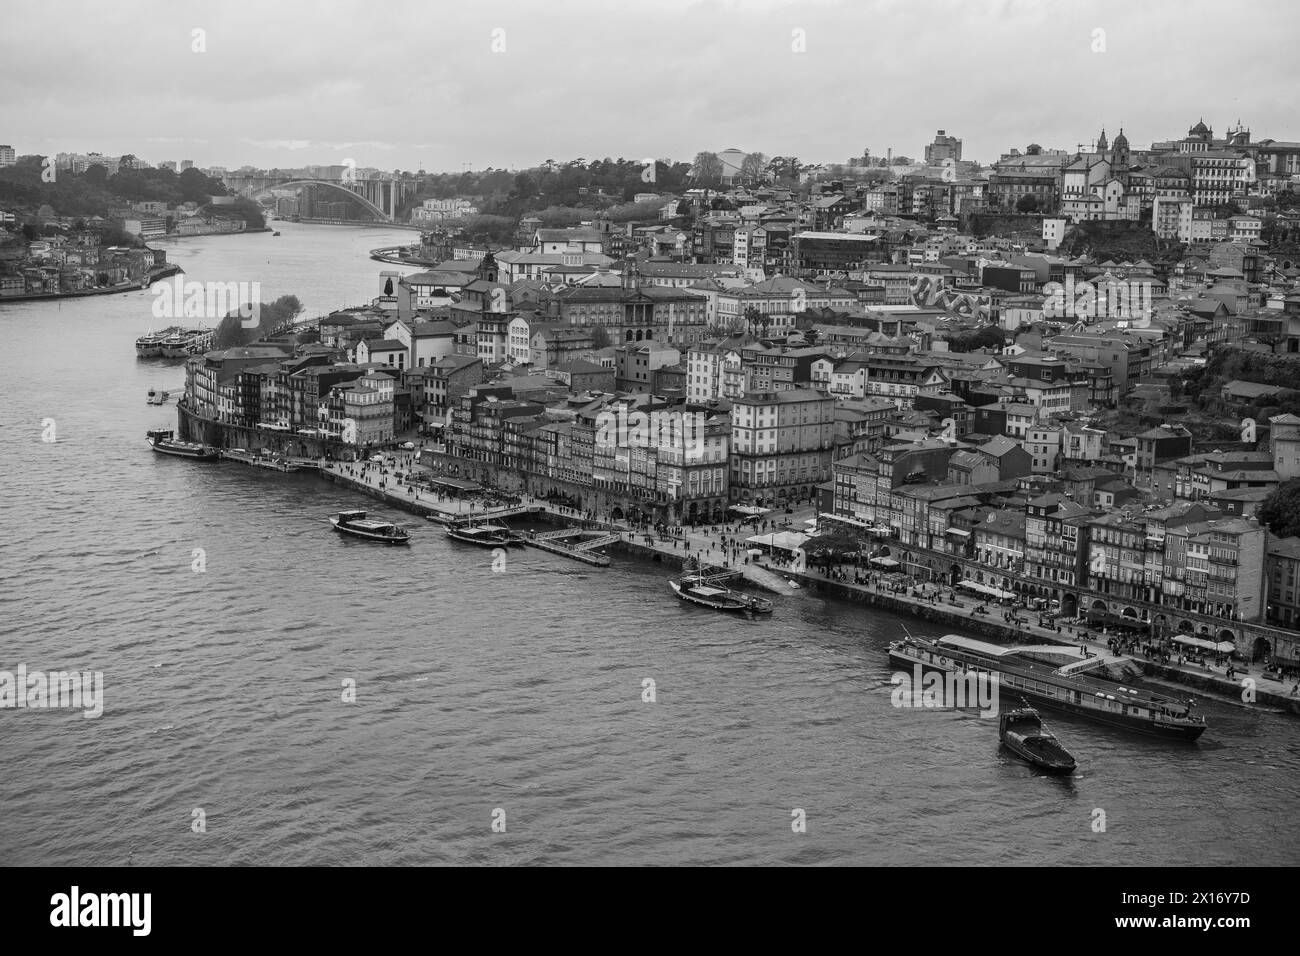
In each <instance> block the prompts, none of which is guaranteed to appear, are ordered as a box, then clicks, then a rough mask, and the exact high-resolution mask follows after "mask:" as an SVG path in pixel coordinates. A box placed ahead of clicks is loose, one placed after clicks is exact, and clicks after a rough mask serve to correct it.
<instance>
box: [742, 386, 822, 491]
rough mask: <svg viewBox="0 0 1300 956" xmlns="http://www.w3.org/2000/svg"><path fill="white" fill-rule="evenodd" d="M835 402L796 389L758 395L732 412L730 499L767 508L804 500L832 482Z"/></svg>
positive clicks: (809, 391)
mask: <svg viewBox="0 0 1300 956" xmlns="http://www.w3.org/2000/svg"><path fill="white" fill-rule="evenodd" d="M834 447H835V399H834V398H832V397H831V396H830V393H828V392H822V391H818V390H816V389H811V388H795V389H788V390H786V391H780V392H759V393H756V394H753V395H746V396H744V397H743V398H738V399H736V400H735V401H734V402H733V403H732V406H731V488H732V490H733V493H732V498H734V499H737V500H741V501H744V502H746V503H758V504H760V505H762V504H768V503H772V502H777V503H782V502H792V501H805V500H808V498H810V497H811V496H812V494H813V493H814V492H815V490H816V487H817V485H819V484H821V483H822V482H824V481H827V480H829V479H830V477H831V458H832V454H833V450H834Z"/></svg>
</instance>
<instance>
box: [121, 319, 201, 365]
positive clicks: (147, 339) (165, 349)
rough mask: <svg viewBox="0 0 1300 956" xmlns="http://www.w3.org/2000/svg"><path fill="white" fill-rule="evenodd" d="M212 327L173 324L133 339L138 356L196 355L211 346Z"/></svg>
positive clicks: (171, 356) (170, 356) (168, 356)
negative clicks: (195, 327) (186, 326)
mask: <svg viewBox="0 0 1300 956" xmlns="http://www.w3.org/2000/svg"><path fill="white" fill-rule="evenodd" d="M213 331H214V330H213V329H201V328H199V329H187V328H185V327H184V326H181V325H173V326H171V327H170V328H166V329H163V330H162V331H161V332H150V333H149V334H148V335H142V336H140V338H138V339H136V340H135V354H136V356H137V357H138V358H156V357H158V356H162V357H163V358H182V357H184V356H186V355H197V354H199V353H200V352H204V351H207V349H209V348H211V346H212V335H213Z"/></svg>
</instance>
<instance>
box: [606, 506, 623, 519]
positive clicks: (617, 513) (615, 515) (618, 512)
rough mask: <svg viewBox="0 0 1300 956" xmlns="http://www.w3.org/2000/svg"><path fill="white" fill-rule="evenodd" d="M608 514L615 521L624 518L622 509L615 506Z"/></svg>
mask: <svg viewBox="0 0 1300 956" xmlns="http://www.w3.org/2000/svg"><path fill="white" fill-rule="evenodd" d="M609 516H610V518H612V519H613V520H615V521H622V520H623V518H624V515H623V509H622V508H619V507H617V506H616V507H615V508H614V510H613V511H611V512H610V513H609Z"/></svg>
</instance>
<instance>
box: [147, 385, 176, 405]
mask: <svg viewBox="0 0 1300 956" xmlns="http://www.w3.org/2000/svg"><path fill="white" fill-rule="evenodd" d="M169 398H171V392H161V391H159V390H158V389H156V388H151V389H149V404H150V405H165V404H166V403H167V399H169Z"/></svg>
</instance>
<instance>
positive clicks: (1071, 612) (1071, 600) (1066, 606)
mask: <svg viewBox="0 0 1300 956" xmlns="http://www.w3.org/2000/svg"><path fill="white" fill-rule="evenodd" d="M1061 613H1062V614H1064V615H1065V616H1066V617H1078V616H1079V598H1078V596H1077V595H1074V594H1070V593H1069V592H1068V591H1067V592H1066V593H1065V594H1064V595H1063V596H1062V597H1061Z"/></svg>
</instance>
